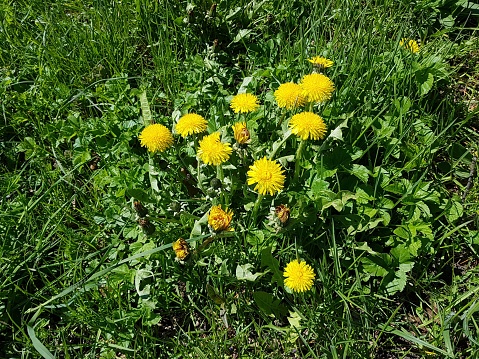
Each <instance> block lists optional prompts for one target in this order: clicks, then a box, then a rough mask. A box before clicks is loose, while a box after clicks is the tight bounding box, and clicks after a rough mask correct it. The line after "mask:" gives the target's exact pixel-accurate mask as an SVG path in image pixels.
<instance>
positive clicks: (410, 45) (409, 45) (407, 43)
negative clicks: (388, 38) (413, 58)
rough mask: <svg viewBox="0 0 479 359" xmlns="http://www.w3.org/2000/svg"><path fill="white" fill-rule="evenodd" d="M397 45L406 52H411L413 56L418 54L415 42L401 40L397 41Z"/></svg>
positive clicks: (417, 46)
mask: <svg viewBox="0 0 479 359" xmlns="http://www.w3.org/2000/svg"><path fill="white" fill-rule="evenodd" d="M399 45H400V46H402V47H404V48H405V49H406V50H409V51H411V52H412V53H413V54H417V53H418V52H419V44H418V43H417V41H416V40H411V39H406V38H403V39H401V41H399Z"/></svg>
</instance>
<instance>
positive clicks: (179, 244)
mask: <svg viewBox="0 0 479 359" xmlns="http://www.w3.org/2000/svg"><path fill="white" fill-rule="evenodd" d="M173 250H174V251H175V254H176V259H178V260H180V261H182V260H184V259H185V258H186V257H188V255H189V254H190V247H189V246H188V243H187V242H186V241H185V240H184V239H183V238H180V239H178V240H177V241H176V242H174V243H173Z"/></svg>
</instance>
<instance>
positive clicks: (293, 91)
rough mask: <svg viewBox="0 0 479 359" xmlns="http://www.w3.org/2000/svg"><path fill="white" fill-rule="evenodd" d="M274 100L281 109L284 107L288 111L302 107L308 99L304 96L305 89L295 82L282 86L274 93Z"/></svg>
mask: <svg viewBox="0 0 479 359" xmlns="http://www.w3.org/2000/svg"><path fill="white" fill-rule="evenodd" d="M274 98H275V99H276V102H277V103H278V106H279V107H284V108H286V109H287V110H290V109H292V108H296V107H301V106H303V105H304V104H305V103H306V98H305V97H304V96H303V89H302V88H301V86H299V85H298V84H295V83H293V82H287V83H284V84H281V85H280V86H279V87H278V89H277V90H276V91H275V92H274Z"/></svg>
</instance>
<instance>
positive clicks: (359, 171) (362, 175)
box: [350, 163, 371, 183]
mask: <svg viewBox="0 0 479 359" xmlns="http://www.w3.org/2000/svg"><path fill="white" fill-rule="evenodd" d="M350 172H351V174H353V175H354V176H356V177H357V178H359V179H360V180H361V181H363V182H364V183H368V179H369V175H370V174H371V171H370V170H368V169H367V168H366V166H363V165H358V164H356V163H355V164H353V168H352V169H351V171H350Z"/></svg>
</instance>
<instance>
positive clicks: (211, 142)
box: [198, 132, 233, 166]
mask: <svg viewBox="0 0 479 359" xmlns="http://www.w3.org/2000/svg"><path fill="white" fill-rule="evenodd" d="M232 151H233V149H232V148H231V146H230V144H229V143H224V142H221V141H220V133H219V132H215V133H212V134H211V135H208V136H205V137H203V139H202V140H201V141H200V148H199V149H198V157H199V158H200V159H201V160H202V161H203V162H204V163H206V164H207V165H214V166H216V165H220V164H222V163H223V162H226V161H228V159H229V158H230V155H231V152H232Z"/></svg>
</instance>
